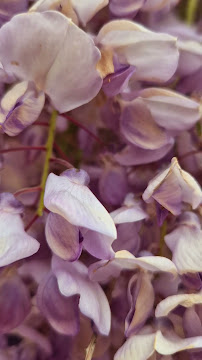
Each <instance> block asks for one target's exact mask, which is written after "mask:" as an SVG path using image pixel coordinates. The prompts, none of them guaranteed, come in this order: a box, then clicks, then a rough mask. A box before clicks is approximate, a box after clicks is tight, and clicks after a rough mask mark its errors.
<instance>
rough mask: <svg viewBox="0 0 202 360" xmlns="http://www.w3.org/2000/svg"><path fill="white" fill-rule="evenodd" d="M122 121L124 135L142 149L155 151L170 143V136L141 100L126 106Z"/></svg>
mask: <svg viewBox="0 0 202 360" xmlns="http://www.w3.org/2000/svg"><path fill="white" fill-rule="evenodd" d="M120 121H121V131H122V133H123V135H124V136H125V137H126V139H127V140H128V141H130V142H131V143H132V144H133V145H136V146H139V147H140V148H143V149H149V150H155V149H158V148H160V147H162V146H164V145H166V144H167V143H169V142H170V136H169V135H167V134H166V132H165V131H164V130H163V128H160V127H159V126H158V125H157V124H156V123H155V121H154V120H153V118H152V115H151V113H150V111H149V110H148V109H147V106H145V104H144V102H143V101H142V100H140V99H136V100H134V101H133V102H132V103H129V104H128V106H127V105H126V106H125V108H124V110H123V112H122V115H121V119H120Z"/></svg>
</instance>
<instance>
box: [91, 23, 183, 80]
mask: <svg viewBox="0 0 202 360" xmlns="http://www.w3.org/2000/svg"><path fill="white" fill-rule="evenodd" d="M97 43H98V44H100V45H101V46H102V47H107V48H111V49H113V50H114V51H115V53H116V54H117V55H118V58H119V61H120V63H121V64H128V65H133V66H135V67H136V69H137V71H136V72H135V78H136V79H137V80H145V81H155V82H165V81H167V80H169V79H170V78H171V76H172V75H173V74H174V72H175V71H176V68H177V64H178V57H179V54H178V50H177V46H176V38H174V37H172V36H170V35H167V34H161V33H155V32H152V31H149V30H148V29H146V28H145V27H143V26H142V25H139V24H137V23H135V22H132V21H129V20H115V21H110V22H108V23H107V24H105V25H104V26H103V27H102V28H101V30H100V32H99V33H98V36H97Z"/></svg>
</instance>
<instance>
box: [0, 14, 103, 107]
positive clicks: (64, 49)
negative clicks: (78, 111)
mask: <svg viewBox="0 0 202 360" xmlns="http://www.w3.org/2000/svg"><path fill="white" fill-rule="evenodd" d="M22 31H23V34H24V36H23V37H22V36H21V34H22ZM16 39H17V41H16ZM78 44H79V46H78ZM0 53H1V56H0V58H1V59H0V60H1V62H2V64H3V68H4V69H5V70H6V71H8V72H10V73H13V74H15V75H16V76H17V77H18V78H19V79H21V80H30V81H33V82H35V84H36V86H37V88H38V89H40V90H43V91H44V92H45V93H46V94H47V95H48V96H49V97H50V99H51V100H52V103H53V105H54V106H55V108H56V109H57V110H59V111H60V112H66V111H69V110H71V109H73V108H76V107H78V106H81V105H82V104H85V103H87V102H89V101H90V100H91V99H92V98H93V97H94V96H96V95H97V93H98V91H99V90H100V88H101V86H102V79H101V78H100V76H99V74H98V72H97V70H96V64H97V62H98V60H99V58H100V52H99V50H98V49H97V48H96V47H95V46H94V43H93V40H92V39H91V38H90V37H89V36H88V35H87V34H86V33H85V32H83V31H82V30H81V29H79V28H78V27H77V26H76V25H74V24H73V22H72V21H71V20H70V19H68V18H67V17H65V16H64V15H62V14H60V13H59V12H56V11H47V12H44V13H38V12H31V13H29V14H21V15H16V16H15V17H13V18H12V20H11V21H10V22H9V23H7V24H6V25H4V26H3V27H2V28H1V30H0ZM81 54H82V56H81ZM67 69H68V71H67ZM58 85H60V86H58ZM86 86H88V90H87V91H86Z"/></svg>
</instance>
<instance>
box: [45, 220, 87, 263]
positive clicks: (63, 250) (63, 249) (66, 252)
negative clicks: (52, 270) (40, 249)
mask: <svg viewBox="0 0 202 360" xmlns="http://www.w3.org/2000/svg"><path fill="white" fill-rule="evenodd" d="M45 233H46V240H47V243H48V245H49V246H50V248H51V250H52V251H53V252H54V253H55V254H56V255H57V256H59V257H61V258H62V259H64V260H68V261H75V260H77V259H78V258H79V256H80V254H81V251H82V243H81V242H80V236H79V228H78V227H76V226H74V225H72V224H70V223H69V222H68V221H67V220H65V219H64V218H63V217H62V216H60V215H57V214H53V213H50V214H49V215H48V218H47V220H46V228H45Z"/></svg>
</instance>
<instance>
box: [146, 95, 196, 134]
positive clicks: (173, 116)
mask: <svg viewBox="0 0 202 360" xmlns="http://www.w3.org/2000/svg"><path fill="white" fill-rule="evenodd" d="M140 97H141V99H143V101H144V103H145V104H146V105H147V108H148V109H149V110H150V112H151V114H152V117H153V119H154V120H155V122H156V123H157V124H158V125H159V126H162V127H164V128H165V129H168V130H175V131H176V130H177V131H184V130H187V129H190V128H191V127H193V126H194V125H195V123H196V122H197V121H198V120H199V119H200V112H199V104H198V103H197V102H196V101H193V100H191V99H189V98H188V97H185V96H182V95H180V94H178V93H177V92H174V91H171V90H167V89H160V88H149V89H145V90H143V91H141V93H140Z"/></svg>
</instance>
